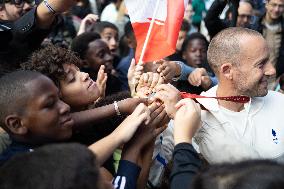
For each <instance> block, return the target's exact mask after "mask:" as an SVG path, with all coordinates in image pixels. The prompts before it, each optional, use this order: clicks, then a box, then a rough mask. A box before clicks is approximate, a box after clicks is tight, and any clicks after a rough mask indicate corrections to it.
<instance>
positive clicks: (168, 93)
mask: <svg viewBox="0 0 284 189" xmlns="http://www.w3.org/2000/svg"><path fill="white" fill-rule="evenodd" d="M156 90H157V91H158V92H157V93H156V94H155V96H154V97H153V99H150V100H154V101H155V100H160V101H162V102H164V105H165V110H166V112H167V114H168V116H169V117H170V118H171V119H173V118H174V116H175V114H176V108H175V105H176V103H177V102H178V101H179V100H180V99H181V96H180V91H179V90H177V89H176V88H175V87H174V86H172V85H171V84H163V85H159V86H158V87H157V88H156Z"/></svg>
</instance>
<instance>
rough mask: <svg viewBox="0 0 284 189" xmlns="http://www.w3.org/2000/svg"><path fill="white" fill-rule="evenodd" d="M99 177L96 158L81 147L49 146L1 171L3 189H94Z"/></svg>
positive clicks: (17, 159)
mask: <svg viewBox="0 0 284 189" xmlns="http://www.w3.org/2000/svg"><path fill="white" fill-rule="evenodd" d="M98 177H99V172H98V167H97V165H96V160H95V155H94V154H93V153H92V152H91V151H90V150H88V149H87V148H86V147H85V146H83V145H79V144H53V145H47V146H45V147H42V148H39V149H36V150H35V151H34V152H28V153H23V154H20V155H16V156H14V157H13V158H11V159H10V160H9V161H7V162H6V163H5V164H4V165H3V166H2V167H1V168H0V185H1V188H2V189H18V188H19V189H31V188H37V189H49V188H52V189H78V188H84V189H93V188H98V183H97V182H98Z"/></svg>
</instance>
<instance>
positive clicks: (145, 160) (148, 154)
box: [113, 104, 169, 189]
mask: <svg viewBox="0 0 284 189" xmlns="http://www.w3.org/2000/svg"><path fill="white" fill-rule="evenodd" d="M149 109H150V111H151V122H150V123H149V124H148V125H141V126H140V127H139V128H138V130H137V131H136V133H135V135H134V136H133V137H132V139H131V140H130V141H129V142H128V143H127V144H125V145H124V148H123V151H122V158H121V161H120V163H119V168H118V171H117V175H116V176H115V178H114V180H113V184H114V187H115V188H120V186H121V185H122V184H123V183H124V181H126V182H125V185H124V186H125V187H124V189H128V188H129V189H135V188H136V186H137V188H138V189H140V188H145V186H146V183H147V180H148V175H149V170H150V167H151V162H152V161H151V160H152V155H153V148H154V142H155V138H156V136H158V135H159V134H160V133H161V132H162V131H163V130H164V129H165V128H166V126H165V125H166V124H165V123H167V122H168V121H169V119H168V117H167V114H166V112H165V111H164V107H163V106H162V105H157V104H152V105H151V106H150V107H149ZM141 168H142V170H141ZM140 171H141V173H140ZM138 177H139V179H138Z"/></svg>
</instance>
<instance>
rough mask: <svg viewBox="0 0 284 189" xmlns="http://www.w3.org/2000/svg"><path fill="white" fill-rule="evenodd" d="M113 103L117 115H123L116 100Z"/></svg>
mask: <svg viewBox="0 0 284 189" xmlns="http://www.w3.org/2000/svg"><path fill="white" fill-rule="evenodd" d="M113 105H114V110H115V112H116V115H118V116H121V113H120V111H119V108H118V104H117V102H116V101H114V102H113Z"/></svg>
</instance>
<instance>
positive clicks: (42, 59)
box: [21, 45, 82, 86]
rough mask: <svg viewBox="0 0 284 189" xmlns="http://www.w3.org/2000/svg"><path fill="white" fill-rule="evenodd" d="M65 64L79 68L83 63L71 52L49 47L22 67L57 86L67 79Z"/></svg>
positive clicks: (34, 54)
mask: <svg viewBox="0 0 284 189" xmlns="http://www.w3.org/2000/svg"><path fill="white" fill-rule="evenodd" d="M63 64H74V65H76V66H78V67H80V65H82V61H81V59H80V58H78V57H77V56H76V55H75V53H74V52H73V51H71V50H68V49H65V48H62V47H57V46H54V45H48V46H46V47H45V48H43V49H40V50H38V51H36V52H34V53H33V54H32V56H31V57H30V58H29V60H28V61H27V62H25V63H23V64H22V65H21V67H22V69H24V70H33V71H37V72H40V73H42V74H44V75H46V76H47V77H49V78H50V79H51V80H52V81H53V82H54V83H55V84H56V85H57V86H59V80H62V79H64V78H65V77H66V73H65V72H64V68H63Z"/></svg>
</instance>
